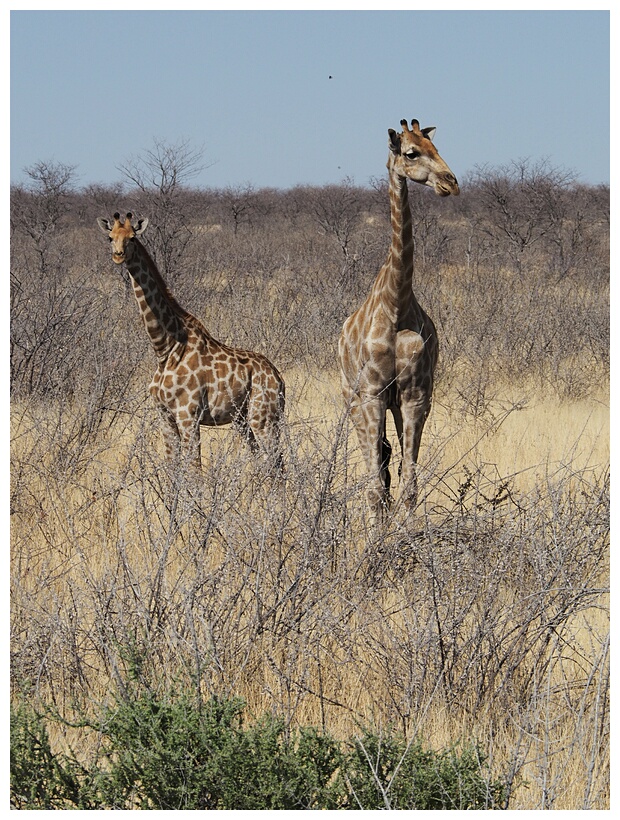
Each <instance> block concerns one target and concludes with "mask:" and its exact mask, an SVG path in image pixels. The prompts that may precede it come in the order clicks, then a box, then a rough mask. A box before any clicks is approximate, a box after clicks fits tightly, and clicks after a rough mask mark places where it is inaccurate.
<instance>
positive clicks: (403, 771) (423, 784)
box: [344, 730, 504, 810]
mask: <svg viewBox="0 0 620 820" xmlns="http://www.w3.org/2000/svg"><path fill="white" fill-rule="evenodd" d="M344 768H345V770H346V773H347V782H348V785H349V796H348V798H347V805H346V808H350V809H418V810H422V809H424V810H428V809H440V810H446V809H487V808H499V807H500V804H501V802H502V799H503V791H504V790H503V788H502V785H501V783H500V782H499V781H495V782H490V779H489V772H488V770H487V767H486V765H485V760H484V757H483V756H482V755H481V753H480V750H479V749H478V748H477V747H476V746H475V745H467V746H463V748H462V749H460V751H459V749H458V748H451V749H448V750H445V751H442V752H435V751H432V750H425V749H424V748H423V746H422V743H421V741H420V740H416V741H415V742H411V743H408V742H407V741H406V740H405V738H404V737H403V736H402V735H400V734H397V733H391V734H387V735H384V734H376V733H374V732H371V731H369V730H364V732H363V733H362V735H361V737H359V738H356V739H355V741H354V742H353V743H352V749H351V751H350V752H349V755H348V756H347V760H346V762H345V767H344Z"/></svg>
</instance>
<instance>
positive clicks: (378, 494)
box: [350, 399, 392, 523]
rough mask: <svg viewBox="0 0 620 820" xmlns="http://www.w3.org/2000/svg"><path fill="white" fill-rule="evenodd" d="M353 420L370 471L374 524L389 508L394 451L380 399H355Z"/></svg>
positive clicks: (371, 505) (371, 509) (370, 499)
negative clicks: (387, 433) (391, 464)
mask: <svg viewBox="0 0 620 820" xmlns="http://www.w3.org/2000/svg"><path fill="white" fill-rule="evenodd" d="M350 411H351V419H352V421H353V424H354V426H355V430H356V433H357V438H358V441H359V444H360V448H361V450H362V454H363V456H364V461H365V463H366V469H367V471H368V479H369V487H368V490H367V491H366V496H367V499H368V506H369V508H370V516H371V520H372V521H373V523H378V522H379V521H381V520H383V518H384V517H385V514H386V513H387V511H388V509H389V506H390V500H391V499H390V484H391V477H390V470H389V464H390V457H391V454H392V448H391V446H390V443H389V441H388V439H387V436H386V434H385V405H384V404H383V403H382V402H380V401H379V400H377V399H356V400H355V401H354V403H353V404H352V405H351V407H350Z"/></svg>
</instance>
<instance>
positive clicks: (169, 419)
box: [155, 402, 181, 461]
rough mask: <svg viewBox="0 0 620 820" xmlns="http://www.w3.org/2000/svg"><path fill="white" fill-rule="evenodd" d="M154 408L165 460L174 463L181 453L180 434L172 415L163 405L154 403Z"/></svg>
mask: <svg viewBox="0 0 620 820" xmlns="http://www.w3.org/2000/svg"><path fill="white" fill-rule="evenodd" d="M155 406H156V407H157V410H158V412H159V417H160V419H161V422H162V432H163V436H164V447H165V450H166V458H167V459H168V460H169V461H176V459H178V457H179V455H180V451H181V434H180V432H179V428H178V427H177V423H176V421H175V418H174V414H173V413H172V412H171V411H170V410H169V409H168V408H167V407H166V406H165V405H164V404H160V403H159V402H156V403H155Z"/></svg>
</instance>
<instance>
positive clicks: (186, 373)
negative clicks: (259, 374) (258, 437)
mask: <svg viewBox="0 0 620 820" xmlns="http://www.w3.org/2000/svg"><path fill="white" fill-rule="evenodd" d="M224 359H225V357H220V358H218V357H217V356H212V355H211V356H207V357H200V356H196V357H195V358H192V357H191V356H189V357H183V359H181V360H180V361H174V360H173V359H172V360H169V361H168V362H167V363H166V364H164V365H160V367H159V368H158V369H157V371H156V373H155V375H154V376H153V380H152V382H151V388H150V392H151V395H152V396H153V398H154V399H155V401H156V402H158V403H159V404H162V405H164V406H165V407H167V408H168V409H169V410H170V412H171V413H172V414H173V415H174V416H177V417H179V416H181V417H182V416H184V415H186V414H189V416H191V417H193V418H195V419H196V420H197V421H199V422H200V423H201V424H205V425H208V426H217V425H220V424H230V423H231V422H232V421H234V420H235V418H237V417H238V416H239V414H240V412H242V410H243V408H244V406H245V403H246V400H247V396H246V393H247V374H245V373H240V372H239V370H238V368H237V369H233V368H231V367H230V365H229V363H227V362H226V361H225V360H224Z"/></svg>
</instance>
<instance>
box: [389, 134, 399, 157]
mask: <svg viewBox="0 0 620 820" xmlns="http://www.w3.org/2000/svg"><path fill="white" fill-rule="evenodd" d="M388 134H389V137H390V140H389V142H388V147H389V149H390V151H391V152H392V153H393V154H400V137H399V136H398V134H397V133H396V131H394V129H393V128H388Z"/></svg>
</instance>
